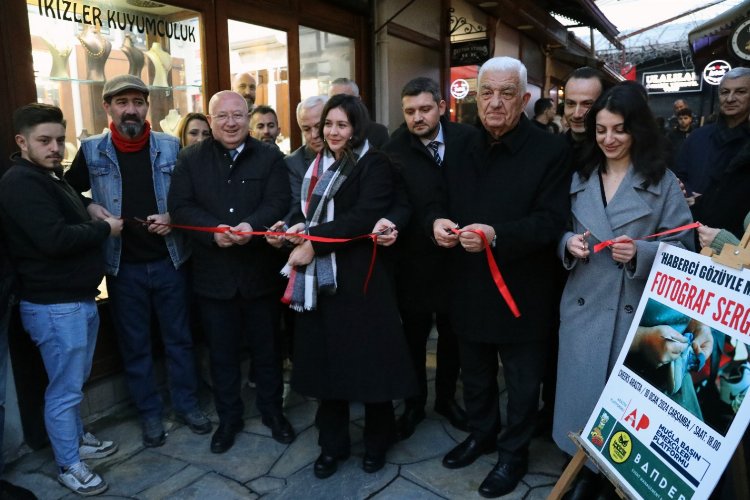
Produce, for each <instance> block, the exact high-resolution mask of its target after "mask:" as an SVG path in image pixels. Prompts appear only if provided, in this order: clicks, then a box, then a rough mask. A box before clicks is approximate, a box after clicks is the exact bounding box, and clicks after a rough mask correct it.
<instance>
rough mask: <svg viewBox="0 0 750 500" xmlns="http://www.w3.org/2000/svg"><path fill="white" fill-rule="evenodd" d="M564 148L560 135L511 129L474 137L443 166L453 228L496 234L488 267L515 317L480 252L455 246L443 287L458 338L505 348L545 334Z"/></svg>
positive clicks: (559, 225) (555, 301) (564, 206)
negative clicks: (477, 226) (506, 296)
mask: <svg viewBox="0 0 750 500" xmlns="http://www.w3.org/2000/svg"><path fill="white" fill-rule="evenodd" d="M568 157H569V146H568V145H567V144H566V142H565V140H564V139H563V138H562V137H561V136H555V135H552V134H549V133H547V132H545V131H543V130H539V129H537V128H536V127H534V126H533V125H532V124H531V123H530V122H529V120H528V119H527V118H526V117H525V116H522V117H521V120H520V121H519V123H518V125H517V126H516V127H515V128H514V129H513V130H511V131H510V132H508V133H506V134H505V135H503V136H502V137H501V138H500V140H499V141H492V140H491V138H490V136H489V135H487V134H486V133H481V134H480V137H479V140H478V141H477V142H476V143H475V145H474V146H470V147H469V148H468V149H467V153H466V154H465V155H464V158H463V161H462V162H460V163H452V164H449V165H447V168H446V171H445V174H446V183H447V204H446V206H447V213H446V214H444V215H446V216H447V217H448V218H450V219H451V220H453V221H454V222H457V223H458V224H459V226H460V227H463V226H466V225H469V224H473V223H482V224H489V225H491V226H492V227H493V228H494V229H495V232H496V234H497V243H496V247H495V248H494V249H493V254H494V256H495V259H496V262H497V264H498V266H499V268H500V272H501V273H502V275H503V277H504V278H505V282H506V284H507V285H508V288H509V289H510V292H511V294H512V295H513V297H514V299H515V301H516V303H517V305H518V307H519V309H520V312H521V317H520V318H514V317H513V315H512V313H511V311H510V309H509V308H508V306H507V305H506V304H505V302H504V301H503V299H502V297H501V295H500V293H499V292H498V290H497V288H496V287H495V283H494V282H493V281H492V278H491V275H490V271H489V268H488V264H487V259H486V257H485V253H484V252H480V253H469V252H466V251H463V250H462V249H461V248H460V246H459V247H458V251H456V252H453V253H452V257H453V259H452V265H451V266H450V273H449V274H447V277H446V281H445V286H449V287H450V288H451V291H452V299H451V320H452V323H453V327H454V329H455V331H456V334H457V335H459V336H460V337H462V338H464V339H465V340H469V341H474V342H489V343H511V342H525V341H532V340H540V339H543V338H544V337H545V336H547V335H549V332H550V331H553V328H552V326H553V324H552V323H553V322H554V321H555V310H556V308H557V307H558V305H559V300H560V296H559V286H557V285H556V283H557V281H558V280H559V278H558V277H557V276H559V269H558V268H559V266H560V263H559V261H557V259H556V256H555V246H556V244H557V241H558V240H559V238H560V236H561V235H562V233H563V231H564V229H565V225H566V221H567V219H568V214H569V210H570V202H569V199H568V187H569V186H570V174H569V166H568Z"/></svg>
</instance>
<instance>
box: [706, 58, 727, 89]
mask: <svg viewBox="0 0 750 500" xmlns="http://www.w3.org/2000/svg"><path fill="white" fill-rule="evenodd" d="M730 69H732V65H731V64H729V63H728V62H726V61H722V60H721V59H717V60H715V61H711V62H710V63H708V64H706V67H705V68H703V79H704V80H706V83H707V84H709V85H718V84H719V83H720V82H721V79H722V78H723V77H724V75H725V74H726V73H727V71H729V70H730Z"/></svg>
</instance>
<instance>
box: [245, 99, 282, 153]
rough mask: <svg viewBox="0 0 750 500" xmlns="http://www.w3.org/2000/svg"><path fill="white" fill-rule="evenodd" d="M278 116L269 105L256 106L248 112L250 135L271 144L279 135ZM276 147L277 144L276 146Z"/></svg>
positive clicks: (274, 143)
mask: <svg viewBox="0 0 750 500" xmlns="http://www.w3.org/2000/svg"><path fill="white" fill-rule="evenodd" d="M279 133H281V129H280V128H279V118H278V117H277V116H276V111H274V110H273V108H272V107H271V106H257V107H255V108H254V109H253V111H252V112H251V113H250V135H252V136H253V137H255V138H256V139H258V140H259V141H262V142H265V143H266V144H270V145H272V146H276V138H277V137H279ZM276 147H278V146H276Z"/></svg>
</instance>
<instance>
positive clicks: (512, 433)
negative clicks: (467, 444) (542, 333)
mask: <svg viewBox="0 0 750 500" xmlns="http://www.w3.org/2000/svg"><path fill="white" fill-rule="evenodd" d="M459 345H460V352H461V369H462V380H463V384H464V402H465V403H466V412H467V414H468V416H469V425H470V426H471V429H472V433H473V434H474V435H475V436H476V437H477V438H479V439H482V440H483V439H492V438H493V437H495V436H496V435H497V429H498V428H499V427H500V406H499V390H498V385H497V373H498V367H499V366H498V355H499V356H500V361H501V362H502V364H503V373H504V376H505V385H506V388H507V390H508V422H507V423H506V425H505V426H504V428H503V432H502V433H501V434H500V436H498V437H497V449H498V452H499V458H500V460H501V461H504V462H508V463H519V462H523V461H525V460H527V458H528V447H529V442H530V441H531V437H532V435H533V433H534V425H535V423H536V413H537V408H538V405H539V383H540V382H541V380H542V376H543V373H544V362H545V357H546V349H545V343H544V342H542V341H538V342H523V343H505V344H488V343H482V342H469V341H465V340H463V339H459Z"/></svg>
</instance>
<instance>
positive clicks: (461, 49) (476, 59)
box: [451, 38, 490, 66]
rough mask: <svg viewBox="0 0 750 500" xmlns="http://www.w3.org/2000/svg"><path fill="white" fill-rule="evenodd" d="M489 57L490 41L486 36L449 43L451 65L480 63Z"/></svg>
mask: <svg viewBox="0 0 750 500" xmlns="http://www.w3.org/2000/svg"><path fill="white" fill-rule="evenodd" d="M489 58H490V42H489V40H487V39H486V38H483V39H481V40H471V41H469V42H460V43H452V44H451V66H469V65H471V64H482V63H484V62H485V61H487V60H488V59H489Z"/></svg>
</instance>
